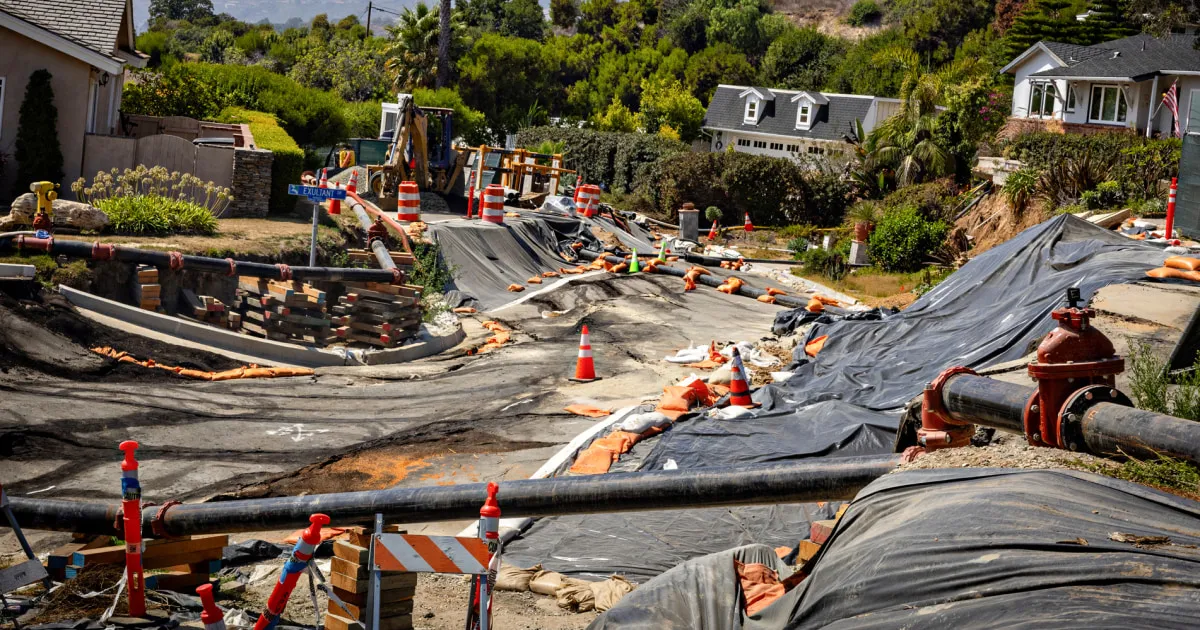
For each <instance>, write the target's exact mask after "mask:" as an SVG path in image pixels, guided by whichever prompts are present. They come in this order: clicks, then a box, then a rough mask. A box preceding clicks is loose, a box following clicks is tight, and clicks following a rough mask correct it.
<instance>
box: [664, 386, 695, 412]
mask: <svg viewBox="0 0 1200 630" xmlns="http://www.w3.org/2000/svg"><path fill="white" fill-rule="evenodd" d="M698 400H699V399H698V398H697V392H696V390H694V389H692V388H690V387H685V386H683V385H670V386H667V387H664V388H663V395H662V398H660V399H659V401H658V406H657V407H655V409H654V410H655V411H657V412H659V413H661V414H662V415H664V416H666V417H668V418H670V419H672V420H675V419H676V418H678V417H679V416H682V415H683V414H685V413H687V412H688V410H690V409H691V408H692V405H694V404H695V403H696V402H697V401H698Z"/></svg>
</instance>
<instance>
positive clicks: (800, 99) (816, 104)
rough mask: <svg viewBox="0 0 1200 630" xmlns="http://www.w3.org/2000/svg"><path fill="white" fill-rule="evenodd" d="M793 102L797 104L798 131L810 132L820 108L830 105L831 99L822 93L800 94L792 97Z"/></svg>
mask: <svg viewBox="0 0 1200 630" xmlns="http://www.w3.org/2000/svg"><path fill="white" fill-rule="evenodd" d="M792 102H793V103H795V104H796V129H801V130H804V131H808V130H809V129H812V126H813V121H814V120H816V118H817V112H818V111H820V107H821V106H822V105H828V104H829V99H828V98H827V97H826V96H825V95H824V94H821V93H820V92H800V93H799V94H797V95H795V96H793V97H792Z"/></svg>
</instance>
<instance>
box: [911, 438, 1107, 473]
mask: <svg viewBox="0 0 1200 630" xmlns="http://www.w3.org/2000/svg"><path fill="white" fill-rule="evenodd" d="M1097 466H1100V467H1111V468H1114V469H1115V468H1117V467H1118V464H1117V463H1116V462H1114V461H1112V460H1109V459H1104V458H1103V457H1096V456H1094V455H1088V454H1087V453H1073V452H1071V451H1064V450H1060V449H1056V448H1040V447H1036V446H1030V445H1029V444H1028V443H1026V442H1025V439H1024V438H1023V437H1021V436H1018V435H1011V434H1008V433H1000V432H997V433H996V437H995V439H994V440H992V443H991V444H988V445H987V446H967V447H963V448H947V449H942V450H938V451H934V452H932V453H929V454H927V455H922V456H921V457H918V458H917V460H916V461H914V462H911V463H908V464H904V465H903V466H900V467H899V468H897V469H896V471H895V472H901V471H905V470H918V469H928V468H990V467H1003V468H1051V469H1070V470H1083V471H1089V472H1092V471H1093V468H1095V467H1097Z"/></svg>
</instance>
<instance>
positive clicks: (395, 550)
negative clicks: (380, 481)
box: [368, 515, 491, 630]
mask: <svg viewBox="0 0 1200 630" xmlns="http://www.w3.org/2000/svg"><path fill="white" fill-rule="evenodd" d="M382 529H383V518H382V515H376V518H375V534H374V535H373V536H372V537H371V589H370V606H371V625H370V626H368V627H369V628H378V627H379V611H380V585H381V582H380V581H381V579H382V577H383V576H382V574H383V573H384V572H401V573H456V574H461V575H473V576H475V581H476V584H482V585H484V586H483V587H482V589H483V590H482V592H480V599H479V600H478V603H479V612H478V617H476V618H477V619H478V626H477V627H478V628H479V630H488V627H489V625H490V624H489V623H488V621H489V618H488V614H487V613H488V609H489V608H490V600H491V597H490V595H489V592H490V591H489V589H488V588H487V586H486V584H487V580H486V577H484V579H482V580H480V579H479V578H480V577H481V576H487V574H488V565H489V562H490V560H491V554H490V553H489V551H488V544H487V543H486V542H484V541H483V540H481V539H479V538H475V537H463V538H457V537H454V536H418V535H414V534H384V533H382V531H381V530H382ZM473 595H474V593H472V596H473ZM468 601H469V602H470V601H472V598H468ZM474 612H475V611H474V606H472V609H471V611H469V612H468V616H469V617H472V616H474Z"/></svg>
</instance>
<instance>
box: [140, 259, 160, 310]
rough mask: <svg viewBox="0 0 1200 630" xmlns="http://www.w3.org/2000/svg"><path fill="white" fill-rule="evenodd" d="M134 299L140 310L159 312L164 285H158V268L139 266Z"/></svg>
mask: <svg viewBox="0 0 1200 630" xmlns="http://www.w3.org/2000/svg"><path fill="white" fill-rule="evenodd" d="M133 299H134V300H136V301H137V303H138V306H139V307H140V308H143V309H145V310H147V311H157V310H158V309H159V307H161V306H162V285H160V284H159V283H158V267H152V266H150V265H138V267H137V282H136V283H134V285H133Z"/></svg>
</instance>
